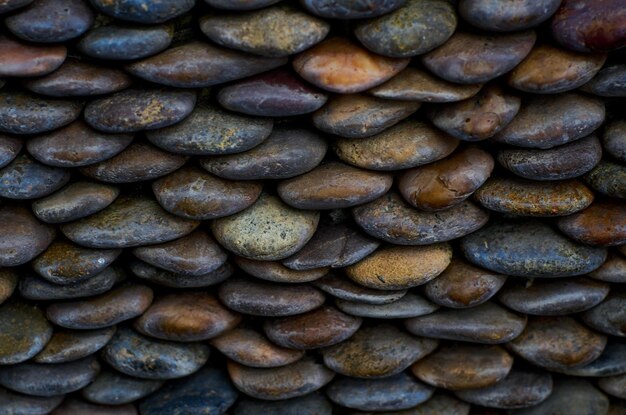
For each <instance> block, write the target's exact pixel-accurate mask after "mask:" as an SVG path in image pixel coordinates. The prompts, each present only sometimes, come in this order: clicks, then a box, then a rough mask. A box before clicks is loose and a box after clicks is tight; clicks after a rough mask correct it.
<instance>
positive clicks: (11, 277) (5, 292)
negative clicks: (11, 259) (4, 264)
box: [0, 268, 23, 304]
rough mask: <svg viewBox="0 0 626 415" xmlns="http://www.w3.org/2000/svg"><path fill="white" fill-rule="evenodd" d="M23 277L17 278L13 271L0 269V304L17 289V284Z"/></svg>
mask: <svg viewBox="0 0 626 415" xmlns="http://www.w3.org/2000/svg"><path fill="white" fill-rule="evenodd" d="M22 278H23V277H21V276H18V274H17V272H15V269H12V268H0V304H2V303H4V302H5V301H6V300H7V299H8V298H9V297H11V295H13V292H14V291H15V289H16V288H17V283H18V281H19V280H21V279H22Z"/></svg>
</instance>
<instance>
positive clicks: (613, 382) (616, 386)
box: [598, 375, 626, 399]
mask: <svg viewBox="0 0 626 415" xmlns="http://www.w3.org/2000/svg"><path fill="white" fill-rule="evenodd" d="M598 386H599V387H600V389H602V390H603V391H604V392H606V393H608V394H609V395H611V396H615V397H616V398H620V399H624V398H625V397H626V375H617V376H608V377H605V378H600V379H598Z"/></svg>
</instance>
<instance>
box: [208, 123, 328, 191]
mask: <svg viewBox="0 0 626 415" xmlns="http://www.w3.org/2000/svg"><path fill="white" fill-rule="evenodd" d="M327 147H328V145H327V144H326V141H324V139H322V137H321V136H320V135H318V134H317V133H315V132H314V131H310V130H304V129H299V128H293V127H282V128H281V127H278V128H275V129H274V130H273V131H272V134H270V136H269V137H268V138H267V139H266V140H265V141H263V142H262V143H261V144H259V145H258V146H256V147H254V148H253V149H251V150H248V151H246V152H243V153H238V154H229V155H220V156H215V157H207V158H204V159H200V165H201V166H202V167H204V168H205V169H206V170H207V171H208V172H209V173H212V174H214V175H216V176H219V177H223V178H225V179H230V180H259V179H287V178H290V177H294V176H298V175H300V174H303V173H306V172H307V171H309V170H311V169H313V168H314V167H315V166H317V165H318V164H320V162H321V161H322V159H323V158H324V155H325V154H326V148H327Z"/></svg>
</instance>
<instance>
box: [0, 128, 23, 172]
mask: <svg viewBox="0 0 626 415" xmlns="http://www.w3.org/2000/svg"><path fill="white" fill-rule="evenodd" d="M21 150H22V140H20V139H18V138H17V137H11V136H8V135H3V134H0V168H2V167H4V166H6V165H7V164H9V163H10V162H11V161H13V160H14V159H15V157H17V155H18V154H19V153H20V151H21Z"/></svg>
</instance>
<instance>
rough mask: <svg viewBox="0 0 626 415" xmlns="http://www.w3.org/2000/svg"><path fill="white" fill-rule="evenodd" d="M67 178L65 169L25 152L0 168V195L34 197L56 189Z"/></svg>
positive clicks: (68, 175) (12, 197)
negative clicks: (34, 157)
mask: <svg viewBox="0 0 626 415" xmlns="http://www.w3.org/2000/svg"><path fill="white" fill-rule="evenodd" d="M69 179H70V173H69V172H68V171H67V170H62V169H59V168H56V167H50V166H46V165H44V164H41V163H39V162H37V161H36V160H34V159H33V158H31V157H30V156H29V155H27V154H21V155H19V156H17V157H16V158H15V159H14V160H13V161H12V162H11V163H9V164H8V165H7V166H5V167H3V168H2V169H0V196H2V197H6V198H8V199H36V198H40V197H43V196H47V195H49V194H50V193H52V192H54V191H55V190H58V189H59V188H61V187H62V186H63V185H64V184H65V183H67V181H68V180H69Z"/></svg>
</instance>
